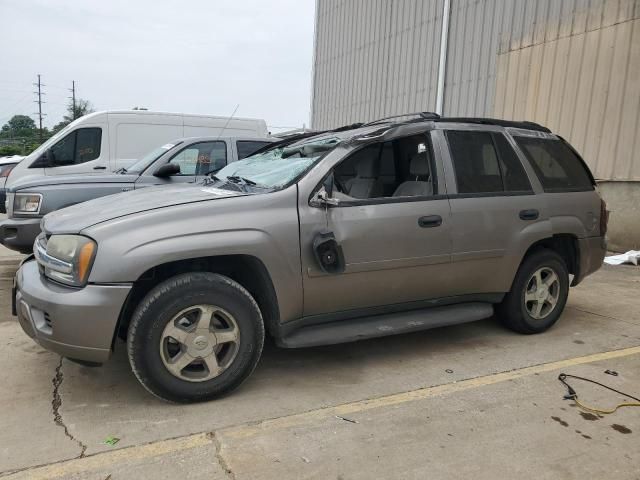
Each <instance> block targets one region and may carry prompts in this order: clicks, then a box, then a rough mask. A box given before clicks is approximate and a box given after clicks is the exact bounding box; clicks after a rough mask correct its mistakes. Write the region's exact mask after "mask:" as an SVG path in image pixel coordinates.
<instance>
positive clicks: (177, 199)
mask: <svg viewBox="0 0 640 480" xmlns="http://www.w3.org/2000/svg"><path fill="white" fill-rule="evenodd" d="M244 195H251V194H250V193H245V192H238V191H233V190H224V189H220V188H215V187H212V186H209V185H207V186H205V185H202V184H193V183H190V184H180V185H174V186H155V187H146V188H143V189H140V190H133V191H130V192H124V193H117V194H115V195H109V196H106V197H100V198H96V199H94V200H89V201H88V202H84V203H79V204H77V205H73V206H71V207H67V208H63V209H62V210H56V211H55V212H51V213H49V214H47V215H45V217H44V218H43V223H42V225H43V229H44V230H45V231H46V232H48V233H78V232H80V231H81V230H83V229H85V228H88V227H90V226H92V225H96V224H98V223H102V222H106V221H108V220H113V219H115V218H119V217H124V216H126V215H133V214H136V213H140V212H146V211H149V210H155V209H158V208H166V207H172V206H175V205H184V204H187V203H194V202H203V201H210V200H217V199H221V198H230V197H238V196H244Z"/></svg>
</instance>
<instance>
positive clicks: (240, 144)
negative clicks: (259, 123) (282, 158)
mask: <svg viewBox="0 0 640 480" xmlns="http://www.w3.org/2000/svg"><path fill="white" fill-rule="evenodd" d="M270 143H271V142H263V141H259V140H238V141H237V142H236V148H237V149H238V160H242V159H243V158H247V157H248V156H250V155H253V152H255V151H256V150H258V149H260V148H262V147H264V146H265V145H269V144H270Z"/></svg>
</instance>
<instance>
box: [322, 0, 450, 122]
mask: <svg viewBox="0 0 640 480" xmlns="http://www.w3.org/2000/svg"><path fill="white" fill-rule="evenodd" d="M442 1H443V0H432V1H423V0H319V1H318V4H317V16H316V50H315V64H314V75H313V76H314V87H313V98H312V107H311V109H312V118H311V124H312V127H313V128H319V129H321V128H328V127H335V126H339V125H345V124H349V123H353V122H360V121H367V120H373V119H376V118H380V117H383V116H386V115H393V114H396V113H405V112H410V111H423V110H433V109H434V108H435V99H436V88H437V85H436V80H437V71H438V55H439V49H440V29H441V25H442V8H443V5H442Z"/></svg>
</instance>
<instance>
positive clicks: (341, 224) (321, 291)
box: [300, 134, 451, 316]
mask: <svg viewBox="0 0 640 480" xmlns="http://www.w3.org/2000/svg"><path fill="white" fill-rule="evenodd" d="M344 162H352V163H355V164H354V165H344ZM383 162H384V163H386V164H385V165H381V163H383ZM346 172H352V177H351V178H345V177H344V175H346ZM381 172H384V175H381ZM335 173H338V174H339V175H338V176H342V178H340V179H339V180H338V181H337V182H336V184H335V187H334V192H333V194H332V195H333V197H335V199H337V200H338V201H339V204H338V205H337V206H334V207H331V208H327V209H324V208H320V207H313V206H310V205H309V203H308V199H304V198H301V199H300V206H301V211H300V218H301V220H300V222H301V245H302V247H303V252H302V264H303V281H304V315H305V316H312V315H321V314H330V313H339V312H340V313H345V312H346V311H348V310H351V311H352V313H353V315H354V316H357V315H358V313H359V311H360V313H362V309H370V308H372V307H384V306H391V305H393V306H394V308H399V309H403V308H412V306H413V307H417V306H419V303H420V301H423V300H426V299H432V298H437V297H440V296H444V295H446V294H447V290H448V284H449V283H450V282H451V278H449V276H448V275H447V268H448V264H449V262H450V253H451V252H450V249H451V237H450V229H451V225H450V211H449V201H448V200H447V198H446V196H445V195H440V194H439V192H441V191H442V188H443V187H444V184H443V183H440V184H439V181H438V179H439V178H441V177H442V176H441V175H439V174H438V168H437V167H436V162H435V161H434V158H433V149H432V147H431V141H430V138H429V136H428V135H426V134H422V135H413V136H411V137H405V138H400V139H396V140H392V141H389V142H385V143H380V144H373V145H369V146H367V147H364V148H362V149H360V150H358V151H356V152H354V153H353V154H352V155H350V156H349V157H347V158H346V159H345V160H343V162H341V163H340V164H338V165H337V166H336V168H335V170H334V174H335ZM383 176H384V177H385V178H382V177H383ZM390 178H393V180H390ZM327 230H328V231H330V232H332V233H333V234H334V236H335V238H336V240H337V242H338V244H339V245H340V246H341V248H342V251H343V254H344V260H345V270H344V272H342V273H338V274H328V273H325V272H324V271H323V270H322V269H321V268H320V266H319V264H318V262H317V260H316V259H315V257H314V255H313V247H312V245H313V240H314V238H315V237H316V236H317V235H318V233H320V232H323V231H327ZM415 302H418V303H415ZM347 313H348V312H347Z"/></svg>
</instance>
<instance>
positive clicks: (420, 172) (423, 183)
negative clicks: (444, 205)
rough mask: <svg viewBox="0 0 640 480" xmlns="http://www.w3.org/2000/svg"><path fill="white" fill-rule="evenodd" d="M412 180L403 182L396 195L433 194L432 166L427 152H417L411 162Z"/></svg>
mask: <svg viewBox="0 0 640 480" xmlns="http://www.w3.org/2000/svg"><path fill="white" fill-rule="evenodd" d="M409 178H410V180H407V181H404V182H402V183H401V184H400V185H398V188H396V191H395V192H393V196H394V197H411V196H425V195H427V196H428V195H433V185H432V182H431V168H430V165H429V158H428V156H427V152H421V153H416V154H415V155H413V156H412V157H411V160H410V162H409Z"/></svg>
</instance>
